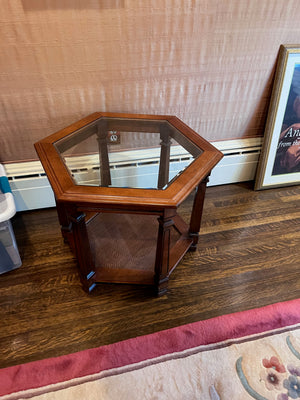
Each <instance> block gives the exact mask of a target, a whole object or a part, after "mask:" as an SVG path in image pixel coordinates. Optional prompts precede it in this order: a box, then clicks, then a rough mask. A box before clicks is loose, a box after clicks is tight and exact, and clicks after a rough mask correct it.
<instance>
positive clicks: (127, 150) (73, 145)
mask: <svg viewBox="0 0 300 400" xmlns="http://www.w3.org/2000/svg"><path fill="white" fill-rule="evenodd" d="M54 146H55V148H56V150H57V151H58V153H59V154H60V157H61V159H62V160H63V162H64V164H65V166H66V168H67V170H68V172H69V174H70V175H71V177H72V179H73V182H74V184H76V185H84V186H101V187H120V188H143V189H160V190H164V189H166V188H167V187H168V186H169V185H170V183H171V182H172V181H173V180H174V179H176V177H177V176H178V175H180V174H181V173H182V172H183V171H184V170H185V169H186V168H187V167H188V166H189V165H190V164H191V163H192V162H193V161H194V160H195V159H196V158H198V157H199V156H200V155H201V154H202V153H203V151H202V150H201V149H200V148H199V147H198V146H197V145H196V144H194V143H193V142H192V141H191V140H189V139H188V138H187V137H186V136H185V135H184V133H182V132H181V131H179V130H178V129H177V128H175V127H174V126H173V125H171V124H170V123H169V122H168V121H166V120H155V119H154V120H150V119H149V120H147V119H131V118H112V117H101V118H99V119H97V120H96V121H94V122H92V123H90V124H88V125H86V126H84V127H83V128H81V129H79V130H76V131H74V132H72V133H71V134H69V135H67V136H65V137H63V138H62V139H60V140H58V141H56V142H55V143H54Z"/></svg>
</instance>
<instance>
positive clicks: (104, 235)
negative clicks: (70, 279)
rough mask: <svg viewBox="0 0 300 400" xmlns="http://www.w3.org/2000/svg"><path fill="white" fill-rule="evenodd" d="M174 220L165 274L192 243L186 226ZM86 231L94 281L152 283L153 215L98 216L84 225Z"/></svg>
mask: <svg viewBox="0 0 300 400" xmlns="http://www.w3.org/2000/svg"><path fill="white" fill-rule="evenodd" d="M176 221H177V222H176V225H175V226H174V227H172V230H171V236H170V254H169V266H170V268H169V274H171V273H172V271H173V269H174V268H175V267H176V265H177V264H178V262H179V261H180V260H181V258H182V257H183V255H184V254H185V253H186V252H187V251H188V249H189V248H190V246H191V243H192V239H191V238H190V237H188V233H187V232H188V227H187V226H186V225H185V223H184V222H183V221H182V220H180V221H179V219H178V217H176ZM174 222H175V221H174ZM176 226H178V228H176ZM184 228H186V229H185V231H184V232H183V230H184ZM87 232H88V237H89V243H90V247H91V252H92V257H93V263H94V267H95V269H94V270H95V276H94V278H93V280H94V281H95V282H110V283H133V284H146V285H153V284H154V274H155V259H156V247H157V236H158V220H157V216H155V215H137V214H115V213H99V214H96V215H95V216H94V217H93V218H91V219H90V220H89V222H88V223H87Z"/></svg>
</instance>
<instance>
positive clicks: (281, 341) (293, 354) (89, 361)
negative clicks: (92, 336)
mask: <svg viewBox="0 0 300 400" xmlns="http://www.w3.org/2000/svg"><path fill="white" fill-rule="evenodd" d="M0 397H1V399H31V398H33V399H37V400H42V399H45V400H46V399H47V400H48V399H51V400H53V399H59V400H66V399H72V400H73V399H75V400H77V399H78V400H79V399H80V400H83V399H91V400H96V399H97V400H98V399H101V400H121V399H122V400H124V399H128V400H134V399H139V400H141V399H158V400H159V399H163V400H164V399H172V400H174V399H178V400H179V399H180V400H182V399H188V400H190V399H203V400H218V399H221V400H227V399H230V400H233V399H238V400H241V399H258V400H264V399H267V400H271V399H276V400H289V399H297V398H300V299H297V300H292V301H288V302H283V303H277V304H274V305H270V306H266V307H263V308H259V309H253V310H249V311H245V312H239V313H235V314H230V315H224V316H220V317H216V318H213V319H209V320H205V321H201V322H195V323H192V324H188V325H184V326H180V327H176V328H173V329H169V330H165V331H161V332H158V333H154V334H151V335H147V336H141V337H137V338H134V339H130V340H126V341H123V342H119V343H115V344H112V345H108V346H103V347H99V348H95V349H90V350H86V351H82V352H78V353H75V354H70V355H66V356H62V357H58V358H51V359H47V360H42V361H37V362H32V363H28V364H24V365H18V366H15V367H10V368H6V369H2V370H0Z"/></svg>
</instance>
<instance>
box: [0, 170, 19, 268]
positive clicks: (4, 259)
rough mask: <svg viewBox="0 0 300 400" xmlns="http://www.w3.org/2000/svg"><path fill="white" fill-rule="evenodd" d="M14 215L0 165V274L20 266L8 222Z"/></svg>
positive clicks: (9, 192)
mask: <svg viewBox="0 0 300 400" xmlns="http://www.w3.org/2000/svg"><path fill="white" fill-rule="evenodd" d="M15 213H16V207H15V202H14V198H13V195H12V193H11V190H10V186H9V182H8V179H7V177H6V174H5V170H4V168H3V165H1V164H0V274H3V273H4V272H8V271H11V270H12V269H15V268H18V267H20V266H21V264H22V262H21V259H20V255H19V250H18V246H17V243H16V239H15V235H14V231H13V228H12V225H11V222H10V219H11V218H12V217H13V216H14V215H15Z"/></svg>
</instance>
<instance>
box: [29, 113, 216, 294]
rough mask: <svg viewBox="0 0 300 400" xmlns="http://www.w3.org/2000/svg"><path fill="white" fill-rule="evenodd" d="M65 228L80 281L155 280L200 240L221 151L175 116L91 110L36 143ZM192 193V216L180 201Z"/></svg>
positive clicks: (87, 284) (88, 286)
mask: <svg viewBox="0 0 300 400" xmlns="http://www.w3.org/2000/svg"><path fill="white" fill-rule="evenodd" d="M35 148H36V151H37V153H38V155H39V158H40V160H41V162H42V165H43V167H44V169H45V172H46V174H47V177H48V179H49V181H50V184H51V186H52V189H53V191H54V195H55V199H56V204H57V212H58V218H59V221H60V224H61V230H62V235H63V237H64V239H65V240H66V241H67V242H68V243H69V244H70V246H71V248H72V250H73V251H74V253H75V254H76V257H77V262H78V266H79V273H80V279H81V283H82V286H83V288H84V290H85V291H87V292H90V291H91V290H92V289H93V288H94V287H95V285H96V284H97V283H99V282H115V283H134V284H149V285H153V287H154V288H155V290H156V293H157V294H158V295H162V294H164V293H165V292H166V291H167V285H168V280H169V276H170V274H171V273H172V271H173V270H174V268H175V267H176V265H177V264H178V263H179V261H180V260H181V258H182V257H183V256H184V254H185V253H186V252H187V250H189V249H190V250H195V248H196V245H197V242H198V234H199V229H200V223H201V217H202V210H203V202H204V196H205V189H206V183H207V180H208V176H209V174H210V172H211V170H212V168H213V167H214V166H215V165H216V164H217V163H218V161H219V160H220V159H221V158H222V153H221V152H219V151H218V150H217V149H216V148H215V147H214V146H212V145H211V144H210V143H208V142H207V141H206V140H204V139H203V138H202V137H201V136H199V135H198V134H197V133H196V132H194V131H193V130H192V129H191V128H189V127H188V126H187V125H185V124H184V123H183V122H182V121H180V120H179V119H178V118H176V117H174V116H165V115H134V114H132V115H128V114H113V113H94V114H92V115H90V116H88V117H86V118H84V119H82V120H80V121H79V122H77V123H75V124H73V125H71V126H69V127H67V128H65V129H63V130H61V131H59V132H57V133H55V134H53V135H51V136H49V137H46V138H45V139H42V140H40V141H39V142H37V143H36V144H35ZM194 189H196V190H195V196H194V202H193V208H192V211H191V215H190V216H189V217H190V222H189V223H187V222H184V220H183V219H182V218H181V217H180V216H179V215H178V213H177V208H178V206H179V205H180V204H181V203H182V202H183V201H184V200H185V199H186V198H187V197H188V196H189V195H190V194H191V193H192V192H193V191H194Z"/></svg>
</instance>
